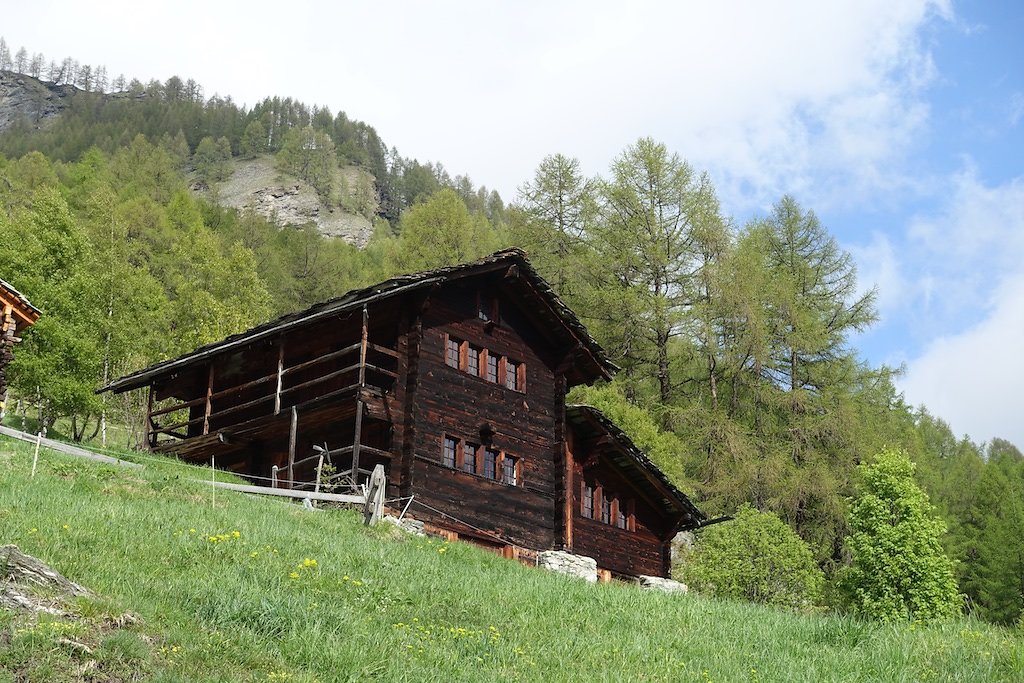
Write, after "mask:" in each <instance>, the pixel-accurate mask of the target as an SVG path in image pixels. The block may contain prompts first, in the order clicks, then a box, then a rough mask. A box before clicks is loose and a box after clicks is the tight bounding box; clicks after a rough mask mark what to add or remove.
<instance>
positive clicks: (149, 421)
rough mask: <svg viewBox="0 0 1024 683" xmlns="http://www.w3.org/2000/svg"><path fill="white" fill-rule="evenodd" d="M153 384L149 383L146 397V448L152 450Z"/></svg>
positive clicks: (153, 444)
mask: <svg viewBox="0 0 1024 683" xmlns="http://www.w3.org/2000/svg"><path fill="white" fill-rule="evenodd" d="M153 430H154V426H153V385H152V384H150V385H149V396H148V397H147V399H146V448H148V449H149V450H153V446H155V445H156V444H155V443H154V438H153V437H154V436H155V435H154V434H153Z"/></svg>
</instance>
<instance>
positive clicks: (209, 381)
mask: <svg viewBox="0 0 1024 683" xmlns="http://www.w3.org/2000/svg"><path fill="white" fill-rule="evenodd" d="M212 397H213V360H210V374H209V376H208V377H207V378H206V407H205V408H204V410H203V434H204V435H205V434H209V433H210V409H211V406H212V405H213V402H212V400H211V399H212ZM186 431H187V430H186Z"/></svg>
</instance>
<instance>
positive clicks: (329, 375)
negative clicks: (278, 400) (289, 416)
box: [281, 363, 360, 394]
mask: <svg viewBox="0 0 1024 683" xmlns="http://www.w3.org/2000/svg"><path fill="white" fill-rule="evenodd" d="M359 369H360V366H359V364H358V363H357V364H355V365H349V366H348V367H346V368H342V369H341V370H335V371H334V372H329V373H327V374H326V375H319V376H317V377H314V378H313V379H311V380H309V381H306V382H303V383H302V384H296V385H295V386H293V387H288V388H287V389H283V390H282V391H281V393H282V394H289V393H291V392H293V391H298V390H299V389H308V388H309V387H311V386H313V385H314V384H322V383H324V382H327V381H329V380H332V379H334V378H335V377H340V376H341V375H347V374H349V373H351V372H354V371H355V370H359Z"/></svg>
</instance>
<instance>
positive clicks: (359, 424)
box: [352, 305, 370, 486]
mask: <svg viewBox="0 0 1024 683" xmlns="http://www.w3.org/2000/svg"><path fill="white" fill-rule="evenodd" d="M368 323H369V314H368V312H367V310H366V306H365V305H364V306H363V331H362V339H361V341H360V344H359V390H358V391H357V392H356V425H355V431H354V435H353V440H352V482H353V483H354V484H355V485H356V486H358V485H359V447H360V444H361V443H362V437H363V393H362V390H363V387H365V386H366V344H367V340H368V339H369V336H370V335H369V324H368Z"/></svg>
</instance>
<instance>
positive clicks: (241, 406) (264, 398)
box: [213, 394, 274, 418]
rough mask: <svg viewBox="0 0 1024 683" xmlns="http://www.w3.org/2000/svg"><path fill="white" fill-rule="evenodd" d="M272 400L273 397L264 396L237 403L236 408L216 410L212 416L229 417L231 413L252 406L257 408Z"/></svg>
mask: <svg viewBox="0 0 1024 683" xmlns="http://www.w3.org/2000/svg"><path fill="white" fill-rule="evenodd" d="M272 398H274V397H273V396H271V395H270V394H267V395H266V396H260V397H259V398H255V399H253V400H251V401H246V402H245V403H239V404H238V405H237V406H231V407H230V408H225V409H224V410H218V411H217V412H216V413H214V414H213V417H218V418H221V417H224V416H225V415H230V414H231V413H237V412H238V411H239V410H245V409H246V408H252V407H253V406H257V405H259V404H261V403H265V402H267V401H269V400H271V399H272Z"/></svg>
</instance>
